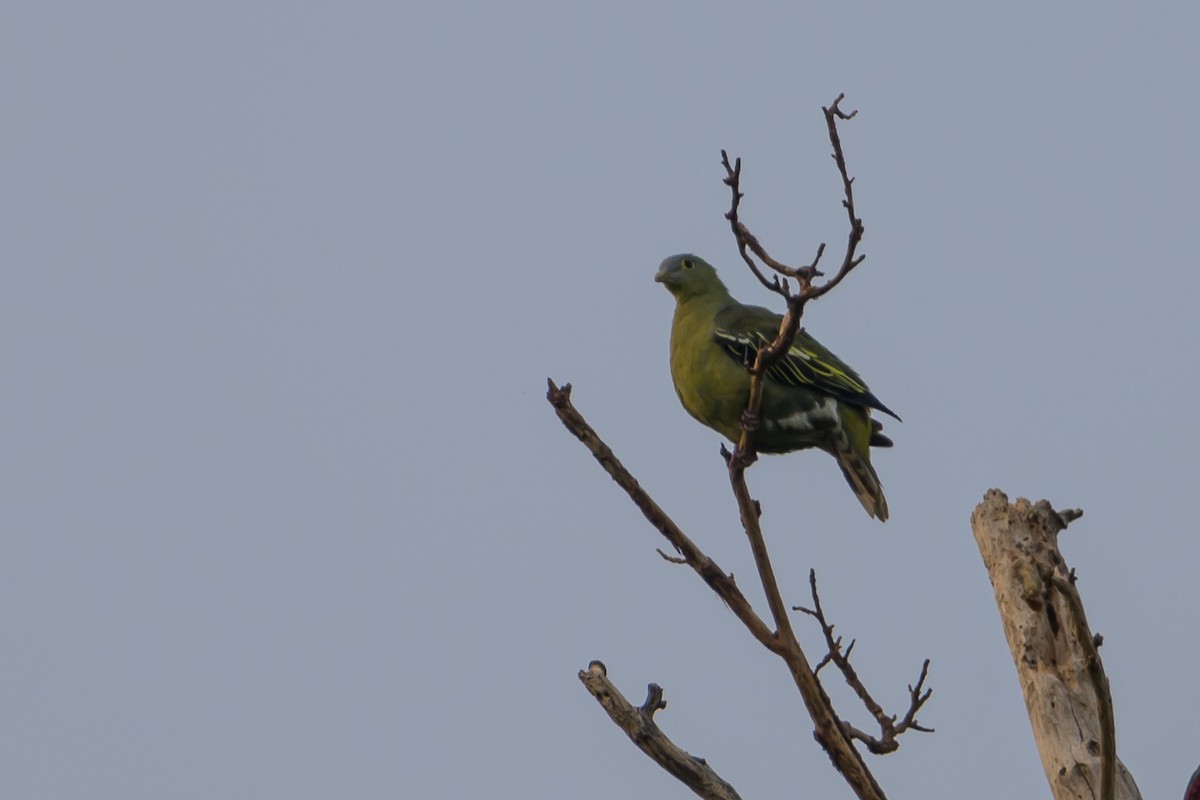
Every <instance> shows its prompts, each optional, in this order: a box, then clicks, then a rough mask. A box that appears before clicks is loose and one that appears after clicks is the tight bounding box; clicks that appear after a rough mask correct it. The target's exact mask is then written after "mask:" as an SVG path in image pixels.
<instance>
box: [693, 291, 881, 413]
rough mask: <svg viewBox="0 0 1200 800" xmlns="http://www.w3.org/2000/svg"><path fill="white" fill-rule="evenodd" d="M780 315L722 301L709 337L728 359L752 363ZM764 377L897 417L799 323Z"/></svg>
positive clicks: (769, 338)
mask: <svg viewBox="0 0 1200 800" xmlns="http://www.w3.org/2000/svg"><path fill="white" fill-rule="evenodd" d="M782 319H783V318H782V317H780V316H779V315H778V314H776V313H774V312H773V311H771V310H770V309H766V308H762V307H760V306H744V305H741V304H736V305H731V306H727V307H725V308H723V309H721V310H720V311H718V312H717V315H716V318H715V319H714V321H713V322H714V327H713V337H714V338H715V340H716V342H717V344H719V345H720V346H721V349H722V350H724V351H725V353H726V354H727V355H728V356H729V357H730V358H732V359H734V360H735V361H737V362H738V363H739V364H743V365H749V364H753V363H754V359H755V357H756V356H757V355H758V351H759V350H760V349H761V348H764V347H766V346H767V345H769V344H770V343H771V342H772V341H774V339H775V337H776V336H777V335H778V334H779V323H780V322H781V321H782ZM766 377H767V380H769V381H772V382H773V383H777V384H779V385H781V386H791V387H799V388H805V389H811V390H814V391H817V392H819V393H821V394H824V395H829V396H831V397H834V398H836V399H837V400H840V401H842V402H845V403H850V404H852V405H856V406H863V407H866V408H874V409H877V410H879V411H882V412H883V413H884V414H888V415H889V416H892V417H895V418H896V419H900V417H899V416H897V415H896V412H894V411H892V410H891V409H890V408H888V407H887V406H885V405H884V404H883V403H882V402H880V400H879V398H878V397H876V396H875V395H873V394H872V393H871V390H870V389H868V388H867V385H866V383H864V382H863V379H862V378H860V377H859V376H858V373H856V372H855V371H854V370H852V369H851V368H850V367H849V366H848V365H847V364H846V363H845V362H844V361H842V360H841V359H840V358H838V357H837V356H835V355H834V354H833V353H831V352H830V351H829V350H828V348H826V347H824V346H823V345H822V344H821V343H820V342H818V341H817V340H816V339H814V338H813V337H811V336H809V335H808V333H807V332H806V331H805V330H804V329H803V328H801V329H800V330H799V332H797V334H796V340H795V341H794V342H793V343H792V347H791V349H790V350H788V352H787V353H785V354H784V355H783V357H782V358H780V359H779V360H778V361H776V362H775V363H774V364H772V365H771V366H770V367H769V368H768V369H767V375H766Z"/></svg>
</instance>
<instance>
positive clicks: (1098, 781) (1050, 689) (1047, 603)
mask: <svg viewBox="0 0 1200 800" xmlns="http://www.w3.org/2000/svg"><path fill="white" fill-rule="evenodd" d="M1077 516H1079V512H1063V513H1061V514H1060V513H1056V512H1055V511H1054V509H1053V508H1051V507H1050V504H1049V503H1047V502H1046V501H1045V500H1043V501H1041V502H1039V503H1037V504H1032V503H1030V502H1029V501H1028V500H1025V499H1023V498H1022V499H1018V500H1017V502H1016V503H1015V504H1010V503H1009V502H1008V497H1007V496H1006V495H1005V494H1004V493H1003V492H1001V491H999V490H997V489H992V490H990V491H989V492H988V493H987V494H986V495H985V496H984V499H983V502H982V503H980V504H979V505H978V506H977V507H976V508H975V513H974V514H972V515H971V529H972V530H973V531H974V533H975V542H976V544H977V545H978V546H979V552H980V555H982V556H983V563H984V565H985V566H986V567H987V571H988V577H989V578H990V579H991V582H992V589H993V590H994V592H995V595H996V606H997V608H998V609H999V611H1000V619H1001V622H1002V623H1003V625H1004V635H1005V637H1006V638H1007V639H1008V646H1009V649H1010V650H1011V651H1012V656H1013V663H1014V664H1015V665H1016V668H1017V677H1018V680H1019V681H1020V684H1021V692H1022V694H1024V696H1025V708H1026V710H1027V711H1028V713H1029V722H1030V725H1031V726H1032V727H1033V735H1034V739H1036V740H1037V746H1038V752H1039V753H1040V754H1041V758H1042V768H1043V769H1044V770H1045V772H1046V780H1047V781H1048V782H1049V784H1050V789H1051V791H1052V792H1053V794H1054V797H1055V800H1096V798H1106V797H1107V798H1113V800H1141V793H1140V792H1138V788H1137V785H1136V784H1135V783H1134V781H1133V776H1132V775H1130V774H1129V771H1128V770H1126V769H1125V767H1124V765H1123V764H1121V762H1120V760H1119V759H1118V758H1117V757H1116V741H1115V735H1114V732H1113V730H1114V725H1113V722H1112V699H1111V697H1110V696H1109V692H1108V681H1107V679H1106V678H1105V677H1104V670H1103V665H1102V664H1101V662H1100V656H1099V654H1098V653H1097V651H1096V646H1097V641H1096V640H1095V639H1094V638H1093V636H1092V634H1091V632H1090V631H1089V629H1088V626H1087V620H1086V618H1085V617H1084V613H1083V602H1082V600H1081V599H1080V597H1079V593H1078V592H1077V591H1076V589H1075V585H1074V576H1073V575H1072V574H1071V572H1070V570H1068V568H1067V565H1066V562H1065V561H1064V560H1063V557H1062V554H1061V553H1060V552H1059V549H1058V533H1059V532H1060V531H1062V530H1063V529H1065V528H1066V527H1067V524H1068V523H1069V522H1070V521H1071V520H1072V519H1074V518H1075V517H1077ZM1106 772H1107V775H1106V774H1105V773H1106Z"/></svg>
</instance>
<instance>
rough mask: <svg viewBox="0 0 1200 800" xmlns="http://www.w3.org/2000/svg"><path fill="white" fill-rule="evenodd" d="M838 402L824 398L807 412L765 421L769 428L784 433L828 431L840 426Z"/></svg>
mask: <svg viewBox="0 0 1200 800" xmlns="http://www.w3.org/2000/svg"><path fill="white" fill-rule="evenodd" d="M837 407H838V402H837V400H835V399H834V398H832V397H826V398H824V399H823V400H821V402H819V403H817V404H816V405H815V406H813V407H812V408H811V409H809V410H808V411H797V412H796V413H795V414H789V415H788V416H786V417H780V418H779V419H773V420H768V421H767V426H768V427H770V428H780V429H782V430H785V431H813V430H829V429H830V428H837V427H839V426H840V425H841V418H840V417H838V412H837Z"/></svg>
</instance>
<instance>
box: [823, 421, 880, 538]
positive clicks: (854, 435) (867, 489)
mask: <svg viewBox="0 0 1200 800" xmlns="http://www.w3.org/2000/svg"><path fill="white" fill-rule="evenodd" d="M841 411H842V414H841V417H842V426H841V431H840V434H841V435H840V436H836V437H835V441H834V443H833V446H832V447H831V448H830V453H831V454H832V455H833V457H834V458H836V459H837V462H838V466H839V467H841V468H842V474H843V475H845V476H846V483H848V484H850V488H851V489H853V490H854V494H855V495H856V496H857V497H858V502H860V503H862V506H863V508H865V509H866V510H867V513H868V514H869V515H870V516H871V518H872V519H878V520H879V521H880V522H886V521H887V518H888V507H887V499H886V498H885V497H884V496H883V486H882V485H881V484H880V483H879V476H878V475H876V474H875V468H874V467H872V466H871V454H870V441H871V437H872V435H873V433H874V430H873V428H872V427H871V424H870V423H871V419H870V417H868V416H867V412H866V410H865V409H861V408H846V407H845V406H842V408H841Z"/></svg>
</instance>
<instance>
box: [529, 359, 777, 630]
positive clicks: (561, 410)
mask: <svg viewBox="0 0 1200 800" xmlns="http://www.w3.org/2000/svg"><path fill="white" fill-rule="evenodd" d="M546 382H547V384H548V385H549V389H548V391H547V392H546V399H547V400H549V401H550V405H552V406H554V412H555V413H556V414H558V418H559V419H560V420H561V421H562V424H563V425H564V426H566V428H567V430H569V431H570V432H571V433H573V434H575V436H576V438H578V439H579V441H581V442H583V444H584V446H585V447H587V448H588V450H590V451H591V453H592V455H593V456H594V457H595V459H596V461H598V462H599V463H600V466H601V467H603V468H604V471H605V472H607V473H608V474H609V475H610V476H611V477H612V479H613V480H614V481H616V483H617V485H618V486H620V487H621V488H622V489H624V490H625V493H626V494H628V495H629V498H630V499H631V500H633V504H634V505H636V506H637V507H638V508H639V509H640V510H641V512H642V514H643V515H644V516H645V517H646V519H647V520H649V522H650V524H651V525H653V526H654V527H655V528H657V529H658V531H659V533H661V534H662V535H663V536H664V537H666V539H667V541H668V542H670V543H671V546H672V547H674V548H675V551H676V552H677V553H679V554H680V555H681V556H683V559H684V561H685V562H686V563H687V565H688V566H689V567H691V568H692V569H693V570H695V571H696V574H697V575H699V576H700V577H701V579H703V581H704V582H705V583H707V584H708V585H709V587H710V588H711V589H712V590H713V591H714V592H716V593H717V596H718V597H720V598H721V599H722V600H724V601H725V604H726V605H727V606H729V608H730V609H731V610H732V611H733V613H734V614H736V615H737V618H738V619H740V620H741V621H742V624H743V625H745V626H746V627H747V628H748V629H749V630H750V633H752V634H753V635H754V638H756V639H758V641H760V642H761V643H762V644H764V645H765V646H766V647H768V648H769V649H771V650H772V651H774V650H775V649H776V647H777V645H776V643H775V634H774V633H772V632H771V629H770V628H768V627H767V626H766V623H764V622H763V621H762V620H761V619H760V618H759V616H758V614H756V613H755V612H754V609H753V608H752V607H751V605H750V601H749V600H747V599H746V597H745V595H743V594H742V592H741V590H740V589H738V587H737V584H735V583H734V581H733V576H732V575H728V574H726V572H725V571H724V570H723V569H721V568H720V567H719V566H718V565H717V563H716V562H715V561H713V560H712V559H711V558H709V557H708V556H707V555H705V554H704V552H703V551H701V550H700V548H699V547H697V546H696V543H695V542H693V541H692V540H691V539H689V538H688V537H687V536H686V535H684V533H683V531H682V530H680V529H679V526H678V525H676V524H675V522H674V520H672V519H671V518H670V517H669V516H667V512H665V511H663V510H662V508H660V507H659V505H658V503H656V502H654V500H653V499H652V498H651V497H650V495H648V494H646V491H645V490H644V489H643V488H642V487H641V485H640V484H639V483H638V482H637V479H636V478H634V477H633V475H632V474H630V472H629V470H627V469H625V465H624V464H622V463H621V462H620V460H619V459H618V458H617V457H616V455H615V454H614V453H613V451H612V450H611V449H609V447H608V445H606V444H605V443H604V442H603V440H601V438H600V436H599V435H598V434H597V433H596V431H595V430H593V429H592V426H591V425H589V424H588V423H587V420H585V419H584V418H583V415H582V414H580V413H579V411H577V410H576V408H575V406H574V405H573V404H572V403H571V384H569V383H568V384H565V385H563V386H561V387H560V386H555V384H554V381H552V380H549V379H547V381H546Z"/></svg>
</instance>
